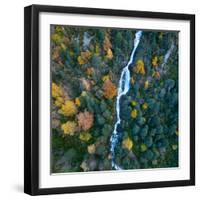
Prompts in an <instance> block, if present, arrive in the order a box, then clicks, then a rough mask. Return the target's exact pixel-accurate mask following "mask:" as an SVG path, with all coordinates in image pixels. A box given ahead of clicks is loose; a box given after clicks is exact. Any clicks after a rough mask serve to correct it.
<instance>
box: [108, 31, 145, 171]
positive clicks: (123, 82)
mask: <svg viewBox="0 0 200 200" xmlns="http://www.w3.org/2000/svg"><path fill="white" fill-rule="evenodd" d="M141 36H142V31H137V32H136V33H135V39H134V47H133V50H132V53H131V56H130V59H129V62H128V64H127V65H126V66H125V67H124V68H123V70H122V72H121V76H120V80H119V86H118V93H117V100H116V113H117V120H116V123H115V126H114V130H113V133H112V136H111V138H110V142H111V148H110V151H111V156H112V167H113V168H114V169H116V170H121V169H122V168H121V167H120V166H118V165H117V164H116V163H115V147H116V145H117V143H118V139H119V132H118V130H117V128H118V126H119V125H120V123H121V119H120V99H121V97H122V96H123V95H125V94H126V93H127V92H128V91H129V89H130V71H129V66H130V64H132V62H133V58H134V55H135V52H136V49H137V47H138V45H139V42H140V38H141Z"/></svg>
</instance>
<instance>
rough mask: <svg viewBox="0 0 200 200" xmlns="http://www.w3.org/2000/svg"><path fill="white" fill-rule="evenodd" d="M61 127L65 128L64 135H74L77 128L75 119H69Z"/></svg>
mask: <svg viewBox="0 0 200 200" xmlns="http://www.w3.org/2000/svg"><path fill="white" fill-rule="evenodd" d="M61 129H62V130H63V133H64V136H65V135H70V136H72V135H74V133H75V130H76V123H75V122H73V121H67V122H66V123H64V124H62V125H61Z"/></svg>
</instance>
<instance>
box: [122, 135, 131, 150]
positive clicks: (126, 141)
mask: <svg viewBox="0 0 200 200" xmlns="http://www.w3.org/2000/svg"><path fill="white" fill-rule="evenodd" d="M122 146H123V148H124V149H127V150H129V151H130V150H131V149H132V148H133V141H132V140H131V139H130V138H129V137H127V138H126V139H124V140H123V141H122Z"/></svg>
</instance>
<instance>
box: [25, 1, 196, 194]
mask: <svg viewBox="0 0 200 200" xmlns="http://www.w3.org/2000/svg"><path fill="white" fill-rule="evenodd" d="M24 35H25V46H24V47H25V48H24V49H25V58H24V59H25V62H24V63H25V118H24V124H25V127H24V130H25V131H24V139H25V140H24V191H25V193H28V194H30V195H40V194H58V193H75V192H93V191H107V190H124V189H140V188H155V187H171V186H186V185H194V184H195V16H194V15H191V14H175V13H159V12H143V11H130V10H129V11H126V10H109V9H96V8H80V7H59V6H44V5H32V6H28V7H26V8H25V28H24Z"/></svg>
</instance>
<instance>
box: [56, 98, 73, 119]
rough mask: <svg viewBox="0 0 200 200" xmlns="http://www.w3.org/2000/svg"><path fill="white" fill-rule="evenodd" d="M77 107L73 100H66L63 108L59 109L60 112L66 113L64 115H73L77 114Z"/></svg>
mask: <svg viewBox="0 0 200 200" xmlns="http://www.w3.org/2000/svg"><path fill="white" fill-rule="evenodd" d="M76 112H77V108H76V105H75V103H74V102H73V101H70V100H68V101H65V103H64V104H62V107H61V109H60V110H59V113H60V114H62V115H64V116H73V115H74V114H76Z"/></svg>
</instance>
